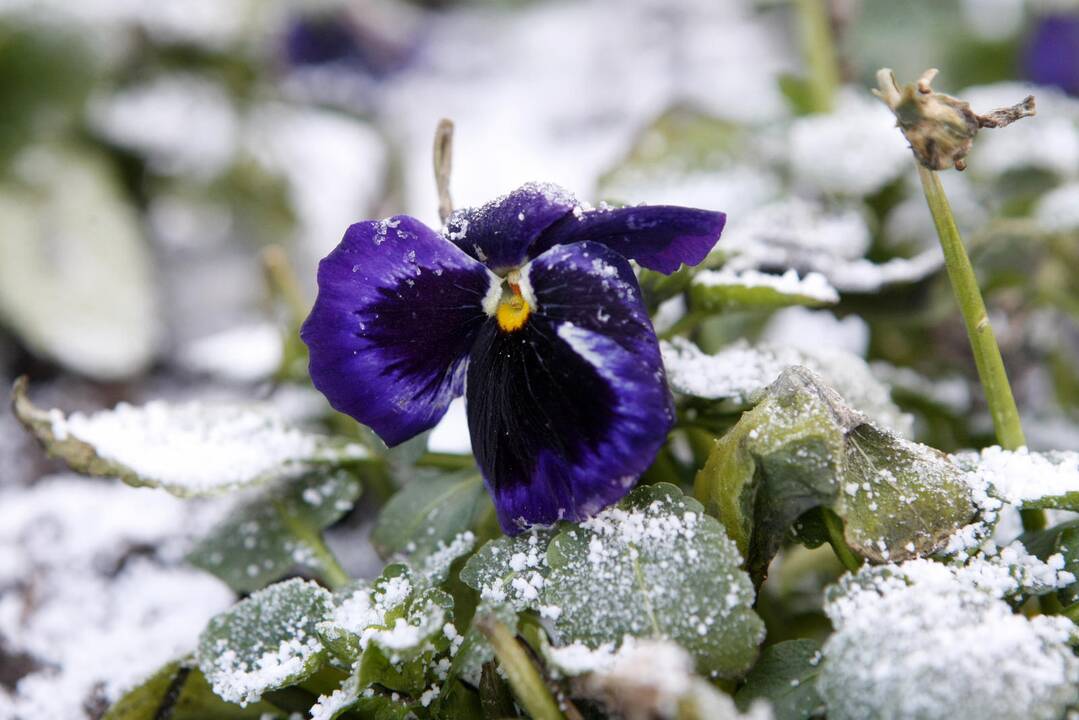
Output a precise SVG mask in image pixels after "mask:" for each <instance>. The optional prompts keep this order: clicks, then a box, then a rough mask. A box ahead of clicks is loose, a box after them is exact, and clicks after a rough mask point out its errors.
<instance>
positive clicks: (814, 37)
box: [796, 0, 839, 113]
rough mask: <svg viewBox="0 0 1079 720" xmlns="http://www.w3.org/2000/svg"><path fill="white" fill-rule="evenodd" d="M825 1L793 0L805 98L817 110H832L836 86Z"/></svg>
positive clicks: (832, 48) (836, 80)
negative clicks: (805, 68) (806, 73)
mask: <svg viewBox="0 0 1079 720" xmlns="http://www.w3.org/2000/svg"><path fill="white" fill-rule="evenodd" d="M828 2H829V0H796V6H797V9H798V34H799V36H800V40H801V43H802V53H803V55H804V57H805V61H806V65H807V66H808V70H809V77H808V78H807V79H806V80H807V83H808V87H809V100H810V105H811V110H812V111H813V112H817V113H826V112H830V111H831V110H832V107H833V105H834V101H835V94H836V90H838V89H839V63H838V60H837V59H836V51H835V41H834V39H833V38H832V21H831V17H830V14H829V12H828Z"/></svg>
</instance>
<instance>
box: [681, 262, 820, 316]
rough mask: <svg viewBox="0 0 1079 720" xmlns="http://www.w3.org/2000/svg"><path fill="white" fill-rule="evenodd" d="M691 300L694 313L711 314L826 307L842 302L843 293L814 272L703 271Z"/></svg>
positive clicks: (692, 292)
mask: <svg viewBox="0 0 1079 720" xmlns="http://www.w3.org/2000/svg"><path fill="white" fill-rule="evenodd" d="M689 297H690V301H691V304H692V307H693V309H694V310H696V311H703V312H708V313H718V312H723V311H727V310H734V309H753V308H761V309H771V308H780V307H789V306H791V305H802V306H805V307H823V306H825V305H834V304H836V303H837V302H839V293H837V292H836V290H835V288H833V287H832V286H831V285H829V284H828V281H827V280H825V279H824V276H823V275H820V274H818V273H810V274H809V275H807V276H806V277H805V278H799V277H798V274H797V273H796V272H794V271H793V270H791V271H788V272H787V273H786V274H784V275H771V274H768V273H762V272H757V271H756V270H746V271H743V272H738V273H735V272H731V271H729V270H703V271H701V272H699V273H697V274H696V276H694V278H693V282H692V284H691V285H690V287H689Z"/></svg>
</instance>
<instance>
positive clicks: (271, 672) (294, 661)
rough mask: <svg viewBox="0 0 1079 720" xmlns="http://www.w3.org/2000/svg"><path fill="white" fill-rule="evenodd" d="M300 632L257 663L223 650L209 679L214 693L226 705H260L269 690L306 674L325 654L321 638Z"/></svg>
mask: <svg viewBox="0 0 1079 720" xmlns="http://www.w3.org/2000/svg"><path fill="white" fill-rule="evenodd" d="M296 632H297V637H294V638H291V639H289V640H282V641H281V642H280V644H278V646H277V647H275V648H270V649H268V650H266V651H265V652H263V653H262V654H261V655H259V656H258V657H257V658H256V659H255V660H254V662H246V661H244V660H243V659H242V658H240V656H239V655H238V654H237V653H236V652H235V651H234V650H231V649H225V648H222V651H221V652H220V654H219V655H218V656H217V658H216V659H215V661H214V670H213V674H212V676H210V677H208V678H207V679H209V680H211V681H212V683H213V689H214V692H215V693H216V694H217V695H218V696H220V697H221V698H222V699H223V700H225V701H226V702H231V703H237V704H239V705H241V706H242V705H246V704H248V703H253V702H258V701H259V700H260V699H261V698H262V693H263V692H265V691H266V690H267V689H268V688H273V687H280V686H282V685H284V684H286V683H287V682H288V680H289V679H290V678H292V677H295V676H297V675H298V674H300V673H301V672H303V669H304V667H305V666H306V664H307V663H308V662H309V661H310V660H311V658H313V657H314V656H315V655H316V654H317V653H319V652H321V651H322V643H321V642H319V640H318V638H314V637H307V638H304V637H303V633H302V631H300V629H299V628H297V629H296Z"/></svg>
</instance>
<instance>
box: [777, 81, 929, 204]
mask: <svg viewBox="0 0 1079 720" xmlns="http://www.w3.org/2000/svg"><path fill="white" fill-rule="evenodd" d="M790 163H791V169H792V171H793V174H794V180H795V183H796V184H797V185H801V186H804V187H806V188H811V189H813V190H814V191H815V192H821V191H823V192H826V193H835V194H838V195H870V194H872V193H874V192H876V191H878V190H880V189H881V188H883V187H884V186H885V185H887V184H888V183H889V182H891V181H892V180H895V179H896V178H898V177H899V176H900V175H901V174H902V173H903V172H905V171H907V170H909V169H910V168H911V167H912V163H913V159H912V157H911V154H910V148H909V147H908V146H907V142H906V140H905V139H904V138H903V135H902V134H901V133H900V132H899V130H898V129H897V128H896V127H895V118H894V117H893V116H892V114H891V112H890V111H889V110H888V108H887V107H885V106H884V104H883V103H881V102H880V101H878V100H877V99H876V98H874V97H873V96H872V95H870V94H869V93H868V92H866V91H865V90H862V89H858V90H855V89H853V88H844V89H843V90H842V92H841V93H840V94H839V96H838V98H837V101H836V108H835V110H833V111H832V112H831V113H828V114H826V115H807V116H805V117H801V118H797V119H796V120H794V122H793V123H791V128H790Z"/></svg>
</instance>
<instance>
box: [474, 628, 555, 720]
mask: <svg viewBox="0 0 1079 720" xmlns="http://www.w3.org/2000/svg"><path fill="white" fill-rule="evenodd" d="M476 628H477V629H478V630H479V631H480V632H481V633H483V635H484V637H486V638H487V640H488V642H490V643H491V647H493V648H494V651H495V656H496V657H497V658H498V662H499V664H500V665H501V666H502V670H503V672H505V674H506V680H508V681H509V684H510V687H511V688H513V693H514V694H515V695H516V696H517V699H518V700H519V701H520V703H521V706H522V707H523V708H524V709H525V711H526V712H527V713H528V714H529V716H530V717H532V718H534V720H564V718H563V715H562V712H561V711H560V710H559V709H558V703H556V702H555V699H554V697H552V696H551V691H550V690H549V689H548V688H547V685H546V684H545V683H544V682H543V678H542V677H540V674H539V671H538V670H536V666H535V665H533V664H532V661H531V660H530V659H529V657H528V655H527V654H526V653H525V651H524V650H523V649H522V648H521V646H520V644H518V642H517V638H516V637H515V636H514V634H513V633H512V632H511V631H510V629H509V628H508V627H506V626H505V625H504V624H503V623H501V622H499V621H498V620H496V619H495V618H493V617H490V616H488V617H482V618H477V619H476Z"/></svg>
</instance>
